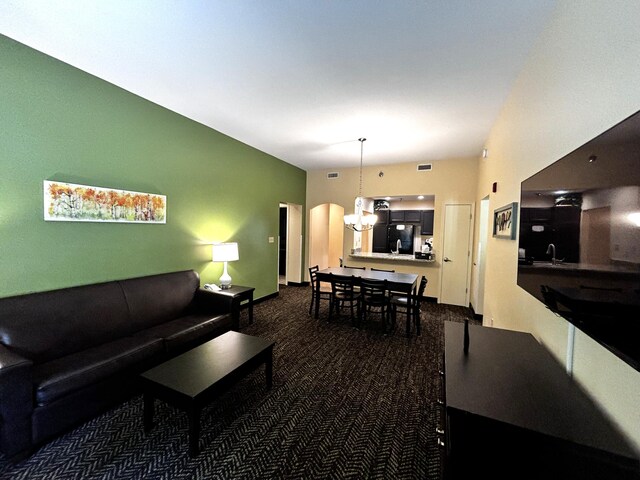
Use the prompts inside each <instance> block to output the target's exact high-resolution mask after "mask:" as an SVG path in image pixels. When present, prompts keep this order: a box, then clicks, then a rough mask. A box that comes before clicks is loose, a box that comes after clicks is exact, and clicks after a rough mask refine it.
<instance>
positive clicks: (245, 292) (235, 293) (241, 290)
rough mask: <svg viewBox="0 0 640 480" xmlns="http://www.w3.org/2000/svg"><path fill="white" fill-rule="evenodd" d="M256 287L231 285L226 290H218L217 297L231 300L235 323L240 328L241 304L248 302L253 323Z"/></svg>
mask: <svg viewBox="0 0 640 480" xmlns="http://www.w3.org/2000/svg"><path fill="white" fill-rule="evenodd" d="M254 291H255V287H243V286H242V285H231V287H229V288H227V289H224V290H216V291H214V292H213V293H215V294H216V295H224V296H226V297H229V298H231V315H232V316H233V321H234V322H235V323H236V325H238V327H239V326H240V304H242V302H245V301H246V302H247V306H248V308H249V323H250V324H251V323H253V292H254Z"/></svg>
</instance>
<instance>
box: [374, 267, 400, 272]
mask: <svg viewBox="0 0 640 480" xmlns="http://www.w3.org/2000/svg"><path fill="white" fill-rule="evenodd" d="M371 271H372V272H387V273H396V271H395V270H385V269H384V268H373V267H371Z"/></svg>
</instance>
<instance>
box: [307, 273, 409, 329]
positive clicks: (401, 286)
mask: <svg viewBox="0 0 640 480" xmlns="http://www.w3.org/2000/svg"><path fill="white" fill-rule="evenodd" d="M332 275H333V276H334V277H355V278H356V279H365V280H379V281H383V280H386V281H387V288H388V289H389V291H391V292H398V293H401V294H404V295H406V296H407V297H408V298H409V301H411V296H412V295H415V294H416V288H417V285H418V278H419V277H420V275H418V274H417V273H396V272H381V271H379V270H371V269H369V268H365V269H360V268H349V267H329V268H324V269H322V270H319V271H318V272H317V274H316V287H317V289H318V291H319V289H320V282H329V281H331V278H332ZM319 310H320V296H319V295H316V303H315V318H318V311H319ZM409 318H410V309H407V319H409Z"/></svg>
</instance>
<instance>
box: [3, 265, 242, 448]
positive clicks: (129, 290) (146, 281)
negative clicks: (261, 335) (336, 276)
mask: <svg viewBox="0 0 640 480" xmlns="http://www.w3.org/2000/svg"><path fill="white" fill-rule="evenodd" d="M199 284H200V279H199V276H198V274H197V273H196V272H194V271H193V270H188V271H182V272H172V273H166V274H161V275H152V276H147V277H139V278H131V279H127V280H119V281H112V282H107V283H99V284H93V285H85V286H80V287H73V288H65V289H60V290H53V291H48V292H39V293H31V294H26V295H20V296H14V297H8V298H1V299H0V451H2V452H3V453H4V454H5V456H6V457H8V458H11V459H14V460H19V459H21V458H24V457H26V456H28V455H29V454H30V453H31V452H32V451H33V449H34V448H35V447H37V446H38V445H39V444H42V443H43V442H46V441H47V440H49V439H51V438H53V437H55V436H56V435H59V434H60V433H61V432H63V431H65V430H67V429H69V428H71V427H72V426H74V425H76V424H78V423H79V422H82V421H86V420H87V419H89V418H91V417H93V416H95V415H96V414H98V413H101V412H103V411H104V410H106V409H108V408H109V407H111V406H113V405H115V404H117V403H119V402H121V401H123V400H125V399H126V398H129V397H131V396H132V395H133V394H135V393H136V392H137V391H138V389H137V382H136V376H137V374H138V373H139V372H141V371H143V370H145V369H147V368H149V367H151V366H153V365H155V364H157V363H159V362H161V361H163V360H165V359H166V358H168V357H171V356H174V355H176V354H178V353H181V352H183V351H185V350H187V349H189V348H192V347H193V346H195V345H198V344H200V343H202V342H204V341H207V340H209V339H211V338H214V337H216V336H218V335H220V334H222V333H224V332H226V331H228V330H237V329H238V325H234V323H233V322H234V321H233V318H232V316H231V314H230V313H229V312H230V311H231V303H230V300H229V299H227V298H225V297H224V296H223V295H216V294H214V293H212V292H209V291H207V290H203V289H201V288H199Z"/></svg>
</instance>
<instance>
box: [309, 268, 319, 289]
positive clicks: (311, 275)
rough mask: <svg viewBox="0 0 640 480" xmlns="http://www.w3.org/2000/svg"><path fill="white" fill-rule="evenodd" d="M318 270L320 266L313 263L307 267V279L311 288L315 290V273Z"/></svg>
mask: <svg viewBox="0 0 640 480" xmlns="http://www.w3.org/2000/svg"><path fill="white" fill-rule="evenodd" d="M319 271H320V267H319V266H318V265H314V266H313V267H309V280H310V282H311V288H312V289H313V291H314V292H315V290H316V278H317V275H316V274H317V273H318V272H319Z"/></svg>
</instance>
